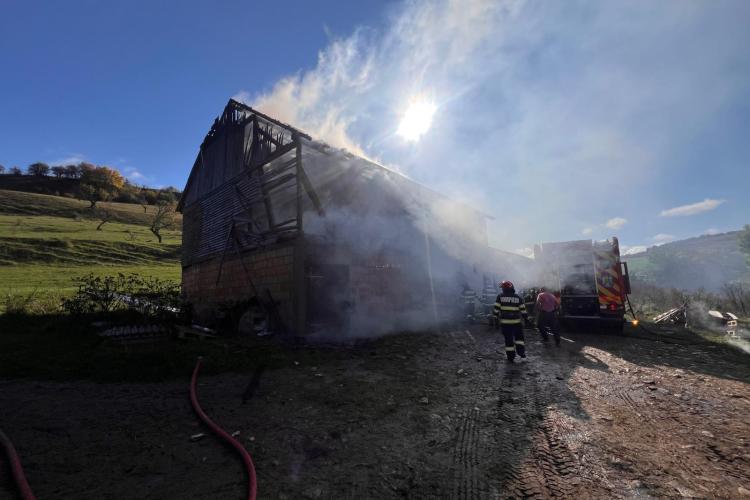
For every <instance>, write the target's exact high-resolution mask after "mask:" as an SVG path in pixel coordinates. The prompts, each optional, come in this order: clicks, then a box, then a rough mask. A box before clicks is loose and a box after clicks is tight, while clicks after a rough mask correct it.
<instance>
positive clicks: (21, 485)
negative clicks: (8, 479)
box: [0, 430, 36, 500]
mask: <svg viewBox="0 0 750 500" xmlns="http://www.w3.org/2000/svg"><path fill="white" fill-rule="evenodd" d="M0 443H2V445H3V448H4V449H5V454H6V455H8V460H10V468H11V471H12V472H13V479H15V481H16V484H17V485H18V489H19V491H20V492H21V498H23V500H35V499H36V497H35V496H34V493H33V492H32V491H31V487H30V486H29V483H28V482H27V481H26V475H24V473H23V467H22V466H21V459H20V458H18V453H16V449H15V447H13V443H11V442H10V439H8V436H6V435H5V433H4V432H3V431H2V430H0Z"/></svg>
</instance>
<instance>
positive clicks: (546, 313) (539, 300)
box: [535, 287, 560, 347]
mask: <svg viewBox="0 0 750 500" xmlns="http://www.w3.org/2000/svg"><path fill="white" fill-rule="evenodd" d="M535 310H536V311H537V316H538V319H537V322H536V324H537V328H538V329H539V333H540V334H541V335H542V340H543V341H544V342H547V339H548V337H549V333H548V332H547V329H548V328H549V329H550V330H552V336H553V337H554V338H555V345H556V346H558V347H559V346H560V327H559V325H558V322H557V310H558V303H557V297H555V296H554V295H552V294H551V293H549V292H548V291H547V290H546V289H545V288H544V287H542V288H540V289H539V295H537V296H536V306H535Z"/></svg>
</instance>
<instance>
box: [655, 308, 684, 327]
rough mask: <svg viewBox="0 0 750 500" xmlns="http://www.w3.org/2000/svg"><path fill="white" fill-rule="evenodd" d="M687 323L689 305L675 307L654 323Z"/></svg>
mask: <svg viewBox="0 0 750 500" xmlns="http://www.w3.org/2000/svg"><path fill="white" fill-rule="evenodd" d="M686 322H687V304H683V305H681V306H680V307H675V308H673V309H670V310H669V311H667V312H664V313H661V314H660V315H658V316H656V317H655V318H654V323H679V324H681V325H684V324H685V323H686Z"/></svg>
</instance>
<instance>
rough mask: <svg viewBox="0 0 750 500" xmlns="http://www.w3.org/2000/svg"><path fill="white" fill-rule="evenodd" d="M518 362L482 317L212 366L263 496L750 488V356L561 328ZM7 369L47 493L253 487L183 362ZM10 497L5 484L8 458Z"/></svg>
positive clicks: (8, 427)
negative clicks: (197, 409)
mask: <svg viewBox="0 0 750 500" xmlns="http://www.w3.org/2000/svg"><path fill="white" fill-rule="evenodd" d="M527 336H528V337H529V339H528V340H529V341H528V346H529V351H530V354H529V359H528V361H527V362H525V363H521V364H515V365H508V364H506V362H505V361H504V360H503V357H504V354H503V345H502V343H500V342H499V340H500V339H499V338H498V335H497V334H496V333H494V332H490V331H487V330H485V329H484V328H483V327H475V328H472V329H470V330H462V329H461V330H455V331H450V332H442V333H433V334H411V335H398V336H392V337H387V338H384V339H380V340H378V341H375V342H371V343H367V344H361V345H358V346H356V347H351V348H337V349H332V348H331V349H328V348H316V349H310V348H307V349H297V350H290V351H289V353H288V359H286V360H285V362H284V366H283V367H280V368H278V369H276V368H274V369H268V370H265V372H264V373H263V375H262V376H261V379H260V384H259V386H258V389H257V391H256V392H255V394H254V395H253V397H252V398H251V399H250V400H249V401H245V402H243V393H245V391H246V387H247V385H248V382H249V380H250V378H251V377H250V375H249V374H243V375H222V376H215V377H202V378H201V384H200V386H199V398H200V400H201V402H202V404H203V407H204V409H205V410H206V412H207V413H208V414H209V415H211V416H212V418H214V420H215V421H217V422H218V423H220V424H221V425H222V426H223V427H224V428H225V429H227V430H228V431H229V432H232V431H240V438H241V440H242V442H243V443H244V444H245V445H246V447H247V448H248V450H249V451H250V452H251V454H252V455H253V457H254V459H255V462H256V468H257V472H258V481H259V498H290V499H291V498H336V499H338V498H351V499H361V498H399V497H406V498H456V499H480V498H506V497H514V498H548V497H578V498H617V497H628V498H632V497H638V498H648V497H680V496H684V497H699V498H700V497H705V498H717V497H721V498H738V497H742V496H743V495H750V362H749V361H750V356H747V355H745V354H740V353H738V352H737V351H735V350H732V349H731V348H729V347H727V346H724V345H719V344H710V343H706V342H702V341H698V339H695V340H691V337H689V336H688V337H686V336H682V337H679V338H678V337H672V336H670V335H668V334H667V335H661V336H660V337H659V338H658V339H656V338H648V339H646V338H639V339H634V338H624V337H611V336H601V335H593V334H568V335H566V337H567V340H565V341H564V342H563V345H562V346H561V347H560V348H559V349H556V348H555V347H554V345H546V344H542V343H541V342H540V340H539V339H538V338H537V336H536V335H534V334H533V332H530V331H529V332H527ZM188 377H189V374H187V373H186V374H185V380H183V381H179V382H174V383H166V384H121V385H99V384H93V383H84V382H75V383H52V382H28V381H2V382H0V427H2V428H3V429H4V430H5V431H6V433H7V434H9V435H10V437H11V438H12V439H13V440H14V442H15V443H16V447H17V448H18V451H19V453H20V454H21V456H22V459H23V461H24V464H25V467H26V472H27V476H28V479H29V482H30V483H31V485H32V487H33V488H34V490H35V492H36V493H37V495H38V497H39V498H40V499H45V498H76V499H87V498H91V499H94V498H97V499H98V498H160V499H161V498H206V499H208V498H212V499H213V498H242V496H243V494H244V488H245V479H244V474H243V470H242V468H241V465H240V462H239V461H238V460H237V459H236V457H235V455H234V454H233V453H232V451H230V450H229V449H227V448H225V447H224V446H222V445H221V444H220V443H219V442H218V441H217V440H216V439H214V438H213V437H212V436H210V435H207V436H206V437H204V438H203V439H200V440H198V441H191V440H190V436H191V435H193V434H197V433H200V432H208V431H207V430H205V429H204V428H203V427H201V425H200V424H199V423H198V422H197V420H196V418H195V417H194V415H193V413H192V410H191V408H190V406H189V402H188V398H187V380H188ZM0 484H1V485H2V486H0V496H3V497H9V498H13V497H12V489H11V488H10V478H9V473H8V471H7V466H6V464H3V467H2V473H1V475H0Z"/></svg>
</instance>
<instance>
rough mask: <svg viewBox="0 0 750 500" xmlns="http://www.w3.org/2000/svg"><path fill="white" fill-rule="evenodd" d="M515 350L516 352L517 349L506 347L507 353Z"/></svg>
mask: <svg viewBox="0 0 750 500" xmlns="http://www.w3.org/2000/svg"><path fill="white" fill-rule="evenodd" d="M515 350H516V348H515V347H506V348H505V351H506V352H514V351H515Z"/></svg>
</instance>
